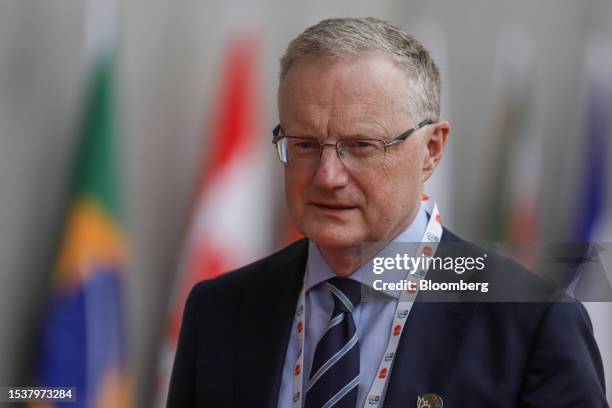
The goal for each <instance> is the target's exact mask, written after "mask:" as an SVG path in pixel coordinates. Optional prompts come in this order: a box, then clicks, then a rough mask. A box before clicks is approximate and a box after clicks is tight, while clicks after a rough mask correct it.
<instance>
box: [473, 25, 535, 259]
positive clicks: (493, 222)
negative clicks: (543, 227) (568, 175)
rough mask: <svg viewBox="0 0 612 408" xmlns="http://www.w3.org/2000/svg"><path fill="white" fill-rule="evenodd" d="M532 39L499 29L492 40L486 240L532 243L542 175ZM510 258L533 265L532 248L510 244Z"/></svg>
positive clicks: (520, 33)
mask: <svg viewBox="0 0 612 408" xmlns="http://www.w3.org/2000/svg"><path fill="white" fill-rule="evenodd" d="M531 48H532V47H531V41H530V39H529V37H528V36H527V34H526V33H525V32H523V31H518V30H509V31H507V32H504V33H503V34H502V36H501V37H500V39H499V41H498V44H497V53H496V58H497V61H496V66H495V73H496V75H497V78H496V81H495V85H496V96H495V99H496V115H497V119H496V123H495V131H494V132H492V135H491V136H492V137H493V138H494V139H495V141H496V143H497V145H496V148H495V149H493V154H492V155H491V168H492V169H493V177H492V179H491V180H490V186H491V189H490V198H489V200H487V201H486V205H487V206H488V207H487V208H486V210H485V212H484V213H485V214H486V216H485V218H484V221H485V228H486V239H487V240H488V241H489V242H493V243H498V242H506V243H522V244H526V243H535V242H536V241H537V239H538V211H539V202H540V194H539V191H540V187H541V185H540V183H541V174H542V160H543V158H542V140H541V135H540V134H539V133H538V132H537V130H536V127H535V121H534V115H533V111H534V106H533V103H532V92H531V91H532V87H533V80H532V76H533V58H532V50H531ZM509 249H510V253H508V255H509V256H511V257H512V258H514V259H515V260H517V261H519V262H521V263H523V264H525V265H527V266H529V267H533V266H534V264H535V256H536V253H535V246H533V245H530V246H526V245H520V246H518V245H515V246H510V248H509Z"/></svg>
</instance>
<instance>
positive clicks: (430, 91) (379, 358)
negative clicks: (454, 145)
mask: <svg viewBox="0 0 612 408" xmlns="http://www.w3.org/2000/svg"><path fill="white" fill-rule="evenodd" d="M439 94H440V79H439V73H438V69H437V67H436V65H435V64H434V62H433V61H432V59H431V58H430V57H429V54H428V52H427V51H426V50H425V49H424V48H423V47H422V46H421V44H419V43H418V42H417V41H416V40H415V39H414V38H412V37H411V36H410V35H408V34H406V33H404V32H402V31H401V30H399V29H398V28H397V27H395V26H393V25H391V24H389V23H387V22H384V21H381V20H378V19H374V18H365V19H330V20H324V21H322V22H320V23H319V24H317V25H315V26H313V27H311V28H309V29H307V30H306V31H305V32H304V33H302V34H301V35H300V36H298V37H297V38H296V39H295V40H293V41H292V42H291V44H290V45H289V47H288V50H287V52H286V54H285V55H284V57H283V58H282V60H281V75H280V86H279V92H278V106H279V116H280V125H279V127H277V128H276V129H275V132H274V134H275V136H274V143H275V146H276V149H277V152H278V155H279V158H280V159H281V161H282V162H283V163H284V170H285V193H286V200H287V205H288V208H289V212H290V214H291V218H292V220H293V222H294V223H295V225H296V226H297V227H298V229H299V230H300V231H301V232H302V233H303V234H304V235H305V236H306V237H307V238H306V239H304V240H301V241H298V242H296V243H295V244H293V245H291V246H289V247H287V248H285V249H283V250H282V251H280V252H278V253H276V254H274V255H272V256H269V257H267V258H265V259H262V260H260V261H258V262H256V263H254V264H252V265H249V266H246V267H244V268H242V269H240V270H238V271H235V272H232V273H229V274H226V275H225V276H222V277H220V278H217V279H213V280H209V281H205V282H201V283H200V284H198V285H197V286H196V287H195V288H194V289H193V290H192V293H191V294H190V296H189V300H188V301H187V305H186V309H185V315H184V321H183V326H182V329H181V335H180V341H179V346H178V350H177V355H176V360H175V365H174V370H173V374H172V380H171V386H170V392H169V397H168V406H169V407H196V406H198V407H209V406H210V407H277V406H278V407H300V406H304V407H306V408H313V407H318V408H321V407H351V408H352V407H363V406H366V407H376V406H379V407H382V406H384V407H408V406H418V407H426V406H432V407H433V406H439V407H441V406H442V405H444V406H450V407H483V406H496V407H511V406H533V407H536V406H538V407H539V406H546V407H569V406H572V407H577V406H580V407H601V406H606V402H605V396H604V389H603V384H604V382H603V373H602V366H601V361H600V357H599V352H598V350H597V346H596V344H595V341H594V339H593V336H592V328H591V326H590V322H589V320H588V317H587V315H586V312H585V311H584V309H583V308H582V306H581V305H580V304H578V303H577V302H574V301H570V302H530V303H500V302H497V303H485V302H479V301H474V300H473V299H472V301H469V302H467V301H464V302H405V303H402V301H401V300H402V299H403V297H402V296H404V294H402V293H401V292H399V293H390V294H383V295H381V296H380V297H378V298H377V301H371V302H362V301H361V300H363V299H361V297H360V294H361V291H362V290H363V288H364V287H367V286H371V284H370V283H369V282H368V281H367V279H365V278H364V276H365V275H364V266H363V265H362V263H363V262H362V259H363V254H362V246H363V244H365V243H378V245H379V247H378V248H381V247H385V246H387V244H389V243H391V242H393V243H401V242H422V241H425V240H426V239H429V240H430V241H431V242H437V241H441V244H444V243H450V242H454V243H464V241H461V240H460V239H459V238H457V237H456V236H455V235H453V234H452V233H450V232H449V231H448V230H446V229H444V230H443V229H442V227H441V226H440V219H441V218H440V216H439V214H438V213H437V208H436V207H435V206H432V207H429V208H426V206H425V205H424V202H426V201H428V200H424V199H423V183H424V182H425V181H426V180H427V179H428V178H429V177H430V176H431V174H432V173H433V171H434V169H435V168H436V166H437V164H438V162H439V161H440V159H441V157H442V154H443V151H444V146H445V144H446V141H447V138H448V135H449V132H450V125H449V124H448V122H445V121H441V120H440V119H439V106H440V102H439V100H440V96H439ZM420 248H421V250H422V251H423V254H425V255H431V253H429V254H426V253H425V251H424V249H423V248H422V247H420ZM440 250H441V249H440ZM440 250H439V251H440ZM462 251H463V255H465V252H466V251H467V252H469V253H468V255H471V254H473V255H476V252H477V249H475V248H474V247H472V246H471V245H468V244H466V246H465V249H464V250H462ZM369 255H371V254H368V256H369ZM413 255H414V254H413ZM492 273H495V274H496V279H499V281H500V282H501V283H503V284H505V283H510V282H515V281H518V282H523V283H525V282H526V284H527V285H528V286H533V287H535V288H536V289H534V291H536V292H537V291H539V290H541V285H540V284H539V282H538V281H537V280H536V279H535V278H533V277H532V276H531V274H530V273H529V272H527V271H525V270H524V269H522V268H520V267H519V266H518V265H516V264H514V263H511V262H510V261H508V260H506V259H503V258H499V257H495V256H490V257H489V258H488V260H487V268H486V270H485V271H482V272H481V273H480V275H478V276H479V277H480V279H489V278H490V277H491V276H492V275H491V274H492ZM398 299H399V300H400V301H399V302H398ZM406 304H407V305H408V306H407V307H406V308H405V309H401V308H400V306H401V305H406ZM401 318H404V319H405V320H403V321H401V322H400V323H398V322H399V320H398V319H401Z"/></svg>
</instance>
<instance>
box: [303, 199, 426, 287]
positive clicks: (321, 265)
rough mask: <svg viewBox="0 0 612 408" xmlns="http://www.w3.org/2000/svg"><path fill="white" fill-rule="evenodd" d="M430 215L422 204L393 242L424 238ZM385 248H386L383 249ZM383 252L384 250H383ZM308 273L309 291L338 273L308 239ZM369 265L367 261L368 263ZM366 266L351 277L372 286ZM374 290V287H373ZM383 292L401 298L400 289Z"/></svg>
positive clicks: (414, 240)
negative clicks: (365, 273) (366, 274)
mask: <svg viewBox="0 0 612 408" xmlns="http://www.w3.org/2000/svg"><path fill="white" fill-rule="evenodd" d="M427 221H428V215H427V212H426V211H425V208H423V205H421V207H420V209H419V212H418V213H417V216H416V217H415V218H414V220H413V221H412V223H411V224H410V225H409V226H408V228H406V229H405V230H404V231H402V232H401V233H400V234H398V235H397V236H396V237H395V238H394V239H393V241H391V242H421V240H422V239H423V234H425V229H426V228H427ZM383 250H384V249H383ZM381 252H382V250H381ZM307 265H308V275H307V277H306V292H308V291H309V290H310V289H312V288H313V287H315V286H317V285H318V284H320V283H321V282H324V281H326V280H328V279H331V278H335V277H336V276H337V275H336V273H335V272H334V270H333V269H332V268H331V266H329V264H328V263H327V261H325V259H324V258H323V255H321V251H319V247H318V246H317V245H316V244H315V243H314V242H312V241H310V240H309V241H308V261H307ZM366 265H367V263H366ZM365 268H366V266H365V265H364V266H361V267H360V268H358V269H357V270H356V271H355V272H353V273H352V274H351V276H350V277H349V279H353V280H355V281H357V282H359V283H362V284H365V285H368V286H370V287H371V285H372V282H367V281H366V282H364V279H363V273H364V270H365ZM373 290H374V289H373ZM383 293H385V294H387V295H389V296H392V297H394V298H399V293H400V292H399V291H384V292H383Z"/></svg>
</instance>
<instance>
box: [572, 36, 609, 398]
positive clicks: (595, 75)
mask: <svg viewBox="0 0 612 408" xmlns="http://www.w3.org/2000/svg"><path fill="white" fill-rule="evenodd" d="M585 61H586V66H585V71H584V91H585V92H584V98H585V99H584V100H585V103H584V106H585V107H586V112H585V116H584V118H585V119H584V124H583V127H582V128H583V129H584V139H583V143H582V146H583V147H584V153H583V156H584V157H583V159H582V164H583V165H582V169H581V177H580V178H579V182H578V183H577V191H576V194H575V197H576V199H577V202H576V210H575V213H574V214H575V215H574V217H570V219H572V218H573V220H574V224H573V226H571V229H570V237H569V239H570V240H571V241H577V242H582V243H588V242H594V243H595V245H596V246H597V247H600V248H602V249H603V250H602V251H599V253H598V256H597V261H598V262H586V263H584V264H583V265H581V267H580V268H579V269H578V271H577V273H576V277H575V280H574V281H573V282H572V290H573V293H574V294H575V295H576V296H577V297H578V298H579V299H581V298H582V299H586V300H593V301H591V302H589V301H586V302H584V306H585V307H586V308H587V310H588V311H589V315H590V318H591V321H592V323H593V332H594V335H595V339H596V340H597V343H598V345H599V350H600V352H601V358H602V362H603V366H604V372H605V374H606V375H605V377H606V389H608V390H609V389H610V388H611V387H612V349H611V348H610V347H609V345H610V344H612V327H611V326H610V319H611V317H612V303H611V302H610V299H612V290H611V285H612V251H611V249H612V248H611V246H610V243H611V242H612V175H611V174H610V171H611V170H612V163H611V159H610V157H612V143H611V140H610V139H611V138H612V116H611V115H612V42H610V40H609V39H608V38H606V37H594V38H592V39H591V40H590V41H589V43H588V46H587V47H586V58H585ZM585 248H586V246H585Z"/></svg>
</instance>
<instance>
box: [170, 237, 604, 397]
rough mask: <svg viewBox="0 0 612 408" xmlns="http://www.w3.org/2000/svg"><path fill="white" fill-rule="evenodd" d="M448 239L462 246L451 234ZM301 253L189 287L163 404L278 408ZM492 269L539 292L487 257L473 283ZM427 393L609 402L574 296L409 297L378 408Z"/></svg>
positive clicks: (303, 249)
mask: <svg viewBox="0 0 612 408" xmlns="http://www.w3.org/2000/svg"><path fill="white" fill-rule="evenodd" d="M445 242H447V243H448V242H463V243H465V241H462V240H461V239H460V238H457V237H456V236H455V235H453V234H452V233H450V232H449V231H448V230H444V233H443V235H442V243H445ZM466 244H467V243H466ZM466 247H467V248H471V245H470V244H467V245H466ZM473 248H474V249H473V250H474V251H475V254H476V253H477V249H476V248H475V247H473ZM307 251H308V242H307V240H305V239H304V240H301V241H298V242H296V243H294V244H292V245H290V246H289V247H287V248H285V249H283V250H281V251H280V252H278V253H276V254H274V255H271V256H269V257H267V258H264V259H262V260H260V261H258V262H255V263H253V264H251V265H248V266H246V267H243V268H241V269H239V270H237V271H234V272H231V273H228V274H225V275H223V276H221V277H219V278H216V279H212V280H207V281H203V282H200V283H199V284H197V285H196V286H195V287H194V288H193V290H192V291H191V293H190V295H189V298H188V300H187V304H186V307H185V313H184V318H183V324H182V327H181V333H180V338H179V344H178V349H177V353H176V357H175V362H174V367H173V372H172V378H171V383H170V390H169V394H168V407H170V408H179V407H181V408H182V407H185V408H188V407H240V408H247V407H257V408H263V407H276V405H277V401H278V394H279V388H280V383H281V375H282V374H283V363H284V360H285V353H286V350H287V344H288V340H289V334H290V330H291V326H292V322H293V315H294V310H295V307H296V304H297V298H298V293H299V290H300V284H301V282H302V278H303V275H304V271H305V265H306V259H307ZM438 251H440V249H438ZM462 251H464V252H465V251H466V249H463V250H462ZM467 251H470V249H468V250H467ZM481 253H482V251H480V252H479V253H478V254H477V255H475V256H479V255H480V254H481ZM436 255H438V253H437V254H436ZM464 255H466V256H469V255H470V254H464ZM491 273H495V274H496V282H497V283H502V284H503V285H506V286H508V287H511V286H513V285H516V283H517V282H522V285H521V287H530V288H534V289H533V290H535V291H545V290H546V289H545V286H543V285H542V284H541V282H540V280H539V279H538V278H535V276H534V275H533V274H532V273H531V272H529V271H527V270H526V269H524V268H522V267H521V266H519V265H518V264H516V263H514V262H512V261H509V260H508V259H505V258H502V257H498V256H494V255H491V254H489V257H488V259H487V262H486V269H485V270H484V271H481V272H479V274H480V275H479V276H478V279H479V280H482V281H486V280H487V274H491ZM429 277H430V276H429V274H428V278H429ZM434 278H435V277H434ZM427 393H435V394H438V395H439V396H440V397H442V399H443V401H444V407H452V408H456V407H585V408H586V407H607V406H608V405H607V403H606V399H605V389H604V376H603V368H602V363H601V357H600V355H599V351H598V349H597V344H596V343H595V340H594V338H593V330H592V326H591V323H590V320H589V317H588V314H587V312H586V310H585V309H584V307H583V306H582V305H581V304H580V303H579V302H577V301H574V300H572V301H569V302H568V301H565V302H483V301H479V300H474V299H472V300H469V299H468V300H466V301H460V302H415V304H414V305H413V307H412V310H411V312H410V314H409V316H408V320H407V322H406V329H405V330H404V332H403V334H402V337H401V339H400V345H399V348H398V351H397V355H396V359H395V361H394V363H393V367H392V370H391V375H390V378H389V384H388V389H387V393H386V396H385V400H384V407H416V402H417V397H418V396H422V395H424V394H427Z"/></svg>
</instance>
